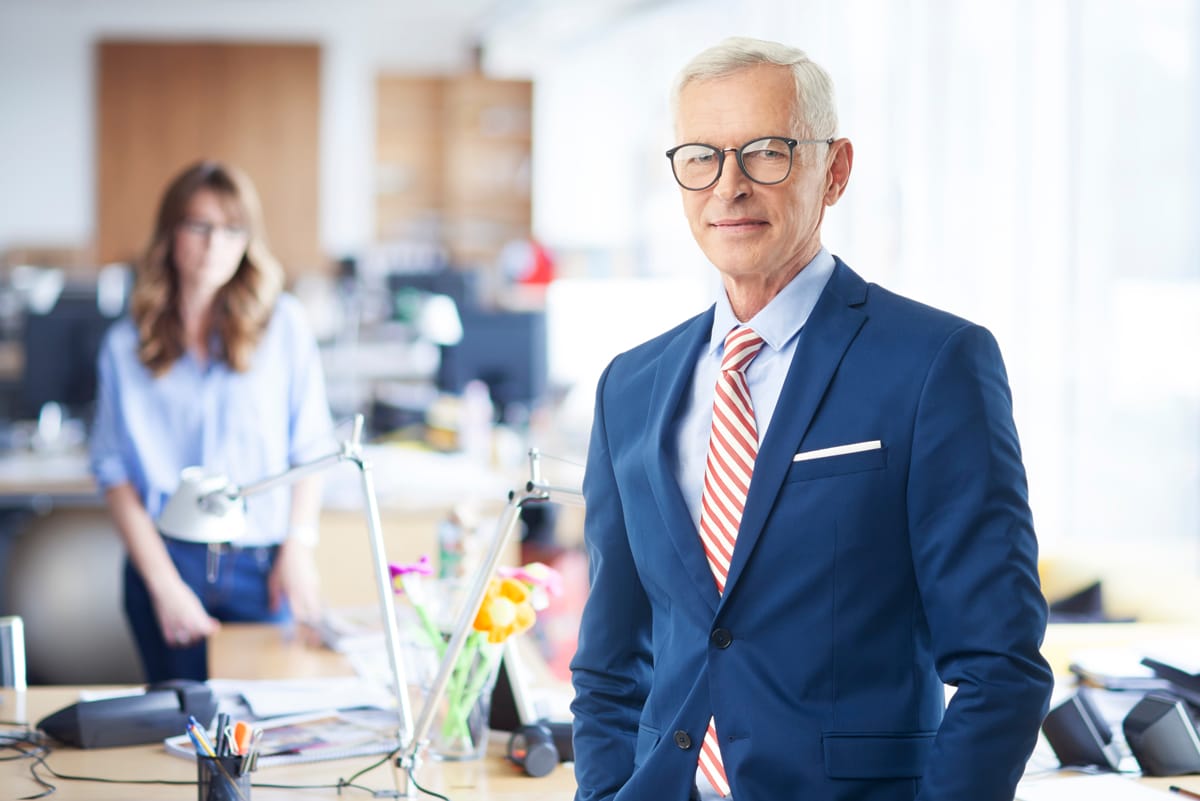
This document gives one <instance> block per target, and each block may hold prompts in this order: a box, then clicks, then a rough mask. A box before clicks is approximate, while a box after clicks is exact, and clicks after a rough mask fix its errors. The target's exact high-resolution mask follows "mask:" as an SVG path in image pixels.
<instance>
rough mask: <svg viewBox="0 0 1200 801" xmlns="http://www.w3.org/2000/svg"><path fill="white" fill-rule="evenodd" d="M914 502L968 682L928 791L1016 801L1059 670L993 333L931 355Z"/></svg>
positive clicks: (941, 638)
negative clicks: (1045, 644) (1048, 653)
mask: <svg viewBox="0 0 1200 801" xmlns="http://www.w3.org/2000/svg"><path fill="white" fill-rule="evenodd" d="M908 508H909V530H910V535H911V538H912V551H913V564H914V566H915V569H916V572H917V581H918V584H919V589H920V593H921V599H922V607H923V609H924V612H925V614H926V616H927V620H928V624H929V631H930V636H931V644H932V647H933V653H934V657H935V660H936V665H937V670H938V673H939V675H940V676H941V678H942V680H943V681H944V682H945V683H947V684H950V685H953V686H955V687H956V691H955V694H954V697H953V698H952V699H951V701H950V704H949V706H948V707H947V710H946V716H945V719H944V720H943V722H942V725H941V727H940V729H939V731H938V734H937V738H936V740H935V743H934V749H933V754H932V756H931V759H930V763H929V766H928V768H927V770H926V772H925V776H924V779H923V781H922V784H921V791H920V795H919V798H920V799H922V801H961V799H964V798H970V799H973V801H1011V799H1012V797H1013V793H1014V788H1015V786H1016V783H1017V780H1018V779H1019V778H1020V776H1021V773H1022V771H1023V769H1024V765H1025V762H1026V760H1027V759H1028V758H1029V755H1030V753H1031V752H1032V750H1033V747H1034V744H1035V743H1036V740H1037V735H1038V728H1039V726H1040V724H1041V720H1042V718H1043V716H1044V715H1045V713H1046V708H1047V704H1048V701H1049V696H1050V691H1051V689H1052V686H1053V678H1052V675H1051V673H1050V669H1049V667H1048V666H1047V664H1046V662H1045V660H1044V659H1043V658H1042V656H1041V654H1040V651H1039V649H1040V646H1041V641H1042V636H1043V634H1044V633H1045V627H1046V614H1047V611H1046V603H1045V600H1044V598H1043V596H1042V593H1041V589H1040V586H1039V582H1038V575H1037V542H1036V539H1035V536H1034V531H1033V521H1032V515H1031V513H1030V509H1029V503H1028V491H1027V488H1026V481H1025V470H1024V467H1023V466H1022V463H1021V452H1020V446H1019V444H1018V441H1017V433H1016V428H1015V426H1014V424H1013V419H1012V402H1011V397H1010V393H1009V388H1008V379H1007V376H1006V374H1005V371H1004V364H1003V361H1002V359H1001V356H1000V352H999V348H998V347H997V345H996V342H995V340H994V339H993V338H992V336H991V334H989V333H988V332H987V331H986V330H985V329H982V328H979V327H977V326H965V327H963V328H960V329H958V330H957V331H955V332H954V333H953V334H952V335H951V336H950V337H949V338H948V339H947V341H946V342H945V344H944V345H943V347H942V348H941V350H940V352H939V353H938V354H937V356H936V357H935V358H934V360H933V362H932V364H931V367H930V370H929V373H928V376H927V378H926V383H925V386H924V388H923V389H922V393H921V399H920V402H919V405H918V408H917V413H916V420H915V426H914V437H913V451H912V461H911V464H910V475H909V489H908Z"/></svg>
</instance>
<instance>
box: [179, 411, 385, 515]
mask: <svg viewBox="0 0 1200 801" xmlns="http://www.w3.org/2000/svg"><path fill="white" fill-rule="evenodd" d="M362 432H363V416H362V415H361V414H356V415H355V416H354V428H353V429H352V431H351V432H350V438H349V439H348V440H346V441H345V442H343V443H342V447H341V449H340V450H337V451H334V452H333V453H327V454H325V455H324V456H318V457H317V458H316V459H313V460H312V461H310V462H303V463H301V464H298V465H293V466H292V467H289V468H288V469H287V470H284V471H283V472H282V473H276V474H275V475H273V476H267V477H266V478H261V479H259V480H258V481H251V482H250V483H249V484H242V485H240V486H239V485H233V486H229V487H225V488H224V489H220V490H217V491H216V492H213V493H211V495H210V496H206V498H207V497H212V496H220V497H221V498H222V499H224V500H228V501H236V500H239V499H241V498H246V497H249V496H251V495H257V494H258V493H260V492H266V491H267V490H271V489H275V488H276V487H281V486H284V485H286V484H292V483H295V482H296V481H299V480H300V479H302V478H304V477H305V476H309V475H312V474H313V473H319V472H321V471H322V470H328V469H329V468H330V467H333V466H334V465H336V464H338V463H340V462H354V463H355V465H357V466H358V467H359V468H360V469H361V468H363V466H364V464H365V463H364V461H363V455H362ZM204 500H205V498H201V502H202V503H203V502H204Z"/></svg>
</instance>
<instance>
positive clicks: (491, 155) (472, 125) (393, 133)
mask: <svg viewBox="0 0 1200 801" xmlns="http://www.w3.org/2000/svg"><path fill="white" fill-rule="evenodd" d="M532 95H533V93H532V85H531V84H530V83H529V82H528V81H507V80H493V79H489V78H484V77H482V76H478V75H467V76H456V77H410V76H397V75H381V76H380V77H379V78H378V80H377V83H376V112H377V117H376V119H377V130H376V149H375V152H376V164H375V167H376V194H375V208H376V220H377V237H378V239H379V240H380V241H382V242H388V241H396V240H417V241H431V240H433V241H439V242H441V243H442V244H443V245H444V246H445V247H446V248H447V250H448V252H449V254H450V258H451V260H452V261H453V262H454V263H455V264H456V265H459V266H489V265H492V264H494V262H495V260H496V257H497V254H498V253H499V251H500V249H501V248H502V247H503V246H504V245H505V243H507V242H509V241H512V240H514V239H520V240H524V239H527V238H528V237H529V231H530V178H531V176H530V163H531V151H532V137H531V120H532V113H531V112H532Z"/></svg>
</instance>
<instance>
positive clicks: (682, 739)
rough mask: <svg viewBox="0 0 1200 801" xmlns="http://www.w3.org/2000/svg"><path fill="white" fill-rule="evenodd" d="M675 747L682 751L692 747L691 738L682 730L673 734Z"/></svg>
mask: <svg viewBox="0 0 1200 801" xmlns="http://www.w3.org/2000/svg"><path fill="white" fill-rule="evenodd" d="M675 745H677V746H679V747H680V748H682V749H683V750H684V751H686V750H688V749H689V748H691V747H692V738H691V737H689V736H688V733H687V732H686V731H684V730H683V729H680V730H679V731H677V732H675Z"/></svg>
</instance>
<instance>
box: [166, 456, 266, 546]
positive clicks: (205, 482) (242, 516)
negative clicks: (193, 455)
mask: <svg viewBox="0 0 1200 801" xmlns="http://www.w3.org/2000/svg"><path fill="white" fill-rule="evenodd" d="M229 490H230V484H229V479H227V478H226V477H225V476H222V475H209V474H206V473H205V472H204V468H202V467H186V468H184V469H183V472H182V473H180V476H179V488H178V489H176V490H175V492H174V494H173V495H171V497H170V498H169V499H168V500H167V505H166V506H164V507H163V511H162V514H161V515H159V518H158V528H159V530H160V531H161V532H162V533H164V534H166V535H167V536H169V537H173V538H174V539H177V540H185V541H187V542H230V541H232V540H236V539H237V538H238V537H240V536H242V534H243V533H244V532H245V530H246V509H245V504H244V503H243V502H242V501H241V500H240V499H236V498H231V497H228V496H227V495H226V493H227V492H228V491H229Z"/></svg>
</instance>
